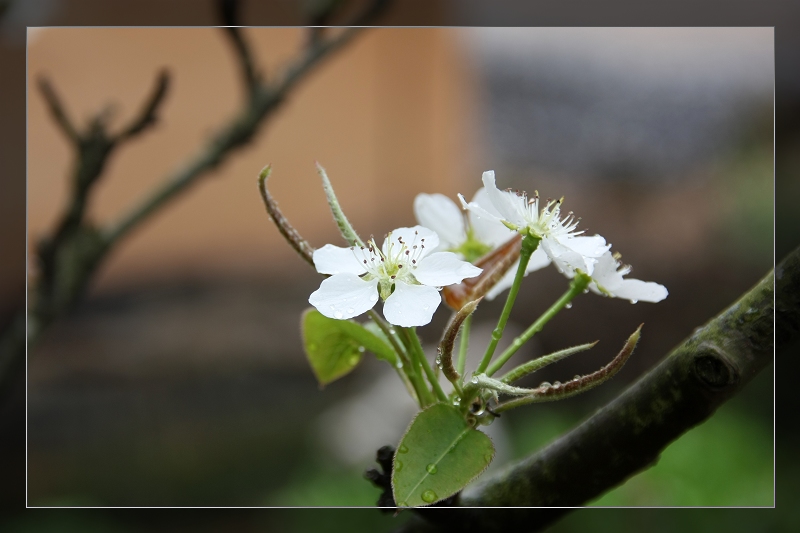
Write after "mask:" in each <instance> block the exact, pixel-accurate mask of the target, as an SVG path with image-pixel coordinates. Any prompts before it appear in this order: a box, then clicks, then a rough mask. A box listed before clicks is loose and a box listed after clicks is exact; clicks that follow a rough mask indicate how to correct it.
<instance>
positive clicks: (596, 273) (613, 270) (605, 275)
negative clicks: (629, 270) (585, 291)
mask: <svg viewBox="0 0 800 533" xmlns="http://www.w3.org/2000/svg"><path fill="white" fill-rule="evenodd" d="M625 273H626V271H619V262H618V261H617V260H616V259H614V256H613V255H612V254H611V252H606V253H605V254H603V256H602V257H600V259H598V260H597V264H596V265H595V266H594V270H593V271H592V279H593V280H594V284H596V285H597V286H598V288H600V289H601V291H605V292H608V293H612V294H613V293H614V292H616V290H617V289H618V288H620V287H621V286H622V283H623V281H624V280H623V279H622V275H623V274H625Z"/></svg>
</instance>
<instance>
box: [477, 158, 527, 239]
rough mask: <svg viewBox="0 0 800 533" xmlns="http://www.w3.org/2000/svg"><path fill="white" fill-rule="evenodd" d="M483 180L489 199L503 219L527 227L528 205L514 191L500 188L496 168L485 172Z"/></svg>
mask: <svg viewBox="0 0 800 533" xmlns="http://www.w3.org/2000/svg"><path fill="white" fill-rule="evenodd" d="M482 180H483V186H484V187H485V188H486V194H487V195H488V196H489V200H490V201H491V202H492V205H493V206H494V208H495V209H497V211H498V212H499V213H500V215H501V217H502V219H503V220H505V221H507V222H511V223H512V224H514V225H515V226H519V227H521V228H524V227H526V226H527V225H528V222H527V220H526V219H525V214H526V213H527V207H526V206H525V203H524V201H523V200H522V198H520V197H519V196H517V195H516V194H514V193H513V192H510V191H501V190H500V189H498V188H497V185H496V184H495V181H494V170H487V171H486V172H484V173H483V178H482Z"/></svg>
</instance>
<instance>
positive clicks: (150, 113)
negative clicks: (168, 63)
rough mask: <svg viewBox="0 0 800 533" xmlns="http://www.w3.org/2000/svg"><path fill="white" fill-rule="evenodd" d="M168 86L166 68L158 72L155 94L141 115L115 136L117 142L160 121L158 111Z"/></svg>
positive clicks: (151, 96)
mask: <svg viewBox="0 0 800 533" xmlns="http://www.w3.org/2000/svg"><path fill="white" fill-rule="evenodd" d="M168 88H169V72H168V71H167V70H166V69H164V70H162V71H161V72H159V73H158V77H157V78H156V86H155V88H154V89H153V94H152V95H150V98H149V99H148V100H147V103H146V104H145V106H144V107H143V108H142V111H141V113H139V116H138V117H137V118H135V119H134V120H133V121H132V122H131V124H130V126H128V127H127V128H125V129H123V130H122V131H121V132H120V133H119V134H117V136H116V137H114V142H115V143H119V142H122V141H125V140H127V139H129V138H130V137H133V136H134V135H138V134H139V133H141V132H142V131H144V130H145V129H147V128H149V127H150V126H153V125H154V124H155V123H156V122H157V121H158V116H157V115H156V112H157V111H158V108H159V106H160V105H161V103H162V102H163V101H164V96H166V94H167V89H168Z"/></svg>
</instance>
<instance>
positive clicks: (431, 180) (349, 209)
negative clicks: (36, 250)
mask: <svg viewBox="0 0 800 533" xmlns="http://www.w3.org/2000/svg"><path fill="white" fill-rule="evenodd" d="M458 31H459V30H448V29H437V28H425V29H410V28H394V29H384V28H381V29H370V30H367V31H365V32H364V33H363V34H362V35H360V36H358V37H357V38H356V39H355V40H354V41H353V42H352V43H351V44H350V45H349V46H347V47H346V48H345V49H343V50H342V51H340V52H339V53H338V54H336V55H335V56H333V57H332V58H330V59H329V60H327V61H326V62H324V64H322V65H321V66H320V67H319V68H318V69H317V70H316V71H314V72H313V73H312V74H311V75H310V76H309V77H308V78H307V79H306V80H305V81H304V82H303V83H302V84H301V85H300V86H299V87H298V88H297V89H296V90H295V91H294V92H293V93H292V94H291V96H290V98H289V99H287V101H286V102H285V103H284V105H283V107H281V108H280V110H279V111H278V112H277V113H276V114H275V115H273V117H272V118H271V119H270V120H268V121H267V123H266V124H265V127H264V128H262V130H261V132H260V134H259V135H258V136H257V137H256V139H255V141H254V142H253V143H252V144H251V145H249V146H248V147H246V148H245V149H244V150H242V151H240V152H237V153H236V154H234V156H233V157H232V158H231V159H229V160H227V161H226V162H225V163H224V164H223V165H222V166H221V167H220V168H218V169H217V170H216V171H214V172H213V173H211V174H209V175H207V176H205V177H204V178H201V180H199V181H198V182H197V184H196V185H195V186H194V187H193V188H191V190H189V191H188V192H187V194H184V195H183V196H181V197H180V198H179V199H177V201H175V202H173V203H172V204H171V205H169V206H167V207H166V208H165V209H164V210H162V211H161V212H159V213H158V214H157V215H156V216H154V217H152V218H151V219H150V220H149V221H148V222H146V223H145V224H144V225H143V226H141V227H140V229H139V230H138V231H136V232H135V233H134V234H133V235H132V236H131V237H130V238H129V239H128V240H127V241H125V242H124V243H123V245H122V246H120V247H119V248H118V250H117V251H116V252H115V253H114V254H113V255H112V256H111V258H110V259H109V261H108V262H107V263H106V264H105V266H104V268H103V269H102V272H101V273H100V276H99V279H98V280H97V283H96V285H95V286H96V287H99V288H103V287H110V286H114V285H117V284H120V283H123V284H127V283H136V282H139V281H143V280H147V279H154V278H161V279H173V278H175V277H183V276H199V277H205V276H216V275H223V276H224V275H260V274H264V275H268V274H269V273H272V272H282V273H285V272H289V271H293V270H295V269H297V268H306V267H305V266H304V264H303V263H302V262H301V261H300V260H299V259H298V258H297V257H295V256H294V252H292V250H291V249H290V248H289V246H288V245H286V244H285V243H283V242H282V240H281V239H280V237H279V234H278V232H277V231H276V230H275V228H274V227H272V225H271V223H270V221H269V220H268V218H267V216H266V214H265V212H264V208H263V205H262V203H261V199H260V196H259V194H258V191H257V187H256V175H257V173H258V171H259V170H260V169H261V168H262V167H263V166H264V165H265V164H266V163H272V165H273V169H274V172H273V177H272V178H271V180H270V189H271V191H272V192H273V194H274V196H275V197H276V198H277V200H278V201H279V203H280V206H281V208H282V209H283V210H284V213H285V214H286V215H287V216H288V217H289V219H290V220H291V221H292V222H293V223H294V225H295V226H296V227H297V228H298V229H299V230H300V231H301V232H302V234H303V235H304V236H305V237H306V238H307V239H308V240H309V241H310V242H311V243H312V244H313V245H315V246H321V245H322V244H324V243H326V242H334V243H336V244H340V241H339V240H338V236H337V233H336V229H335V226H334V224H333V222H332V220H331V217H330V214H329V212H328V211H327V206H326V204H325V197H324V194H323V192H322V190H321V188H320V186H319V178H318V176H317V174H316V172H315V169H314V161H315V160H318V161H319V162H320V163H321V164H322V165H323V166H325V167H326V169H327V170H328V174H329V176H330V178H331V180H332V181H333V184H334V186H335V188H336V190H337V193H338V195H339V197H340V200H341V202H342V204H343V207H344V209H345V210H346V213H347V214H348V216H349V217H350V219H351V221H352V222H353V224H354V225H355V226H356V228H357V229H358V230H359V231H360V232H361V233H362V234H364V235H365V236H368V235H369V234H371V233H372V234H374V235H375V236H376V237H380V236H382V235H383V234H384V233H385V232H386V231H388V230H390V229H392V228H394V227H397V226H401V225H412V224H413V223H414V220H413V214H412V209H411V205H412V200H413V197H414V195H415V194H416V193H417V192H420V191H429V192H434V191H439V192H443V193H445V194H449V195H455V193H456V192H458V191H460V190H464V191H466V190H467V189H468V190H469V191H470V192H471V191H472V190H474V188H475V185H476V180H477V179H478V178H479V176H480V169H479V168H478V166H476V163H475V162H476V161H478V158H477V157H476V155H475V154H476V146H475V143H473V142H472V139H473V135H472V132H473V131H474V123H475V119H474V116H475V111H474V101H475V98H474V95H473V94H472V89H471V87H472V83H471V74H470V71H469V68H468V66H467V65H466V63H465V62H464V60H463V58H462V56H461V51H460V48H459V46H458V39H457V38H456V37H457V35H456V33H457V32H458ZM245 33H246V36H247V38H249V40H250V41H251V42H252V44H253V47H254V50H255V53H256V55H257V58H258V63H259V65H260V67H261V68H262V69H265V70H266V72H267V76H268V78H269V77H275V76H276V72H278V71H279V69H281V68H282V67H284V66H285V65H287V63H288V62H289V61H291V59H292V58H293V57H296V55H297V54H298V52H299V47H300V46H301V45H302V42H303V37H304V34H303V30H302V29H297V28H249V29H246V30H245ZM161 67H168V68H169V69H170V71H171V73H172V75H173V79H172V81H173V84H172V87H171V89H170V93H169V95H168V97H167V99H166V101H165V103H164V106H163V108H162V112H161V118H162V120H161V122H160V123H159V124H158V126H157V128H155V129H154V130H151V131H150V132H148V133H146V134H145V135H143V136H142V137H140V138H138V139H136V140H135V141H133V142H131V143H130V144H128V145H125V146H124V147H122V149H121V150H119V151H118V152H117V153H116V154H115V155H114V156H113V157H112V159H111V160H110V162H109V163H110V164H109V165H108V167H107V170H106V172H105V176H104V178H103V181H102V183H100V184H99V185H98V187H97V188H96V190H95V194H94V197H93V199H92V204H91V208H90V210H89V212H90V216H91V217H92V219H93V220H96V221H99V222H100V223H108V222H110V221H113V220H115V219H116V218H117V217H119V216H120V215H121V214H122V213H124V212H125V211H126V210H127V209H129V208H131V207H132V206H133V205H135V204H136V203H137V202H138V201H140V199H141V198H142V197H143V195H145V194H146V193H147V192H148V191H150V190H152V188H153V187H155V186H157V185H158V184H159V183H160V182H161V181H162V180H163V179H164V178H165V177H166V176H167V175H168V174H169V173H171V172H172V171H174V170H175V169H177V168H178V167H179V165H180V164H182V163H183V162H185V161H187V158H189V157H191V156H192V155H193V154H196V153H197V152H198V150H199V149H200V147H201V146H203V145H204V143H206V142H207V141H208V140H209V138H210V136H211V134H212V132H213V131H215V129H216V128H218V127H219V126H220V125H221V124H223V123H224V122H225V121H226V120H228V119H229V118H230V117H231V115H232V114H233V113H234V112H235V110H236V109H237V106H239V105H240V104H241V101H242V97H243V92H242V88H241V86H240V84H239V77H238V71H237V68H236V67H237V66H236V64H235V63H234V60H233V54H232V51H231V48H230V46H229V43H228V42H226V39H225V37H224V35H223V34H222V32H221V31H220V30H218V29H213V28H212V29H206V28H181V29H175V28H170V29H160V28H148V29H129V28H124V29H123V28H105V29H98V28H48V29H42V30H34V31H33V32H32V33H30V34H29V49H28V75H29V80H28V81H29V88H31V87H34V83H33V82H34V81H35V79H36V77H37V76H39V75H41V74H46V75H47V76H49V78H50V79H51V81H52V82H53V83H54V85H55V86H56V88H57V90H58V91H59V93H60V94H61V95H62V98H63V100H64V101H65V103H66V106H67V108H68V110H69V111H70V114H71V115H72V117H73V119H74V120H75V121H78V122H80V123H81V124H85V122H86V121H87V120H88V117H90V116H91V115H92V114H93V113H94V112H95V111H97V110H99V109H101V108H102V107H103V106H105V105H107V104H109V103H114V104H115V106H114V108H115V109H116V114H115V120H114V122H113V123H114V124H115V125H117V126H119V125H120V124H124V123H125V122H126V121H127V120H129V119H130V117H131V116H132V115H133V114H134V113H135V112H136V111H137V110H138V109H139V108H140V106H141V104H142V101H143V98H144V97H145V95H146V94H148V92H149V91H150V89H151V86H152V83H153V80H154V77H155V73H156V72H157V71H158V70H159V69H160V68H161ZM29 91H30V92H29V98H28V143H29V150H28V208H29V211H28V216H29V218H28V223H29V233H28V239H29V242H30V243H31V244H33V243H34V242H35V241H36V239H37V237H38V236H40V235H42V234H44V233H45V232H46V231H48V230H49V229H50V228H51V227H52V225H53V223H54V221H55V220H56V217H57V216H58V215H59V213H61V211H62V209H63V206H64V202H65V200H66V192H67V180H68V175H69V169H70V166H71V164H72V154H71V153H70V150H69V148H68V145H67V143H66V141H65V139H64V138H63V137H62V136H61V134H60V132H59V131H58V130H57V129H56V127H55V125H54V124H53V122H52V120H51V119H50V117H49V115H48V113H47V110H46V108H45V107H44V105H43V101H42V98H41V96H40V95H39V93H38V92H37V91H35V90H32V89H29ZM467 184H468V185H467Z"/></svg>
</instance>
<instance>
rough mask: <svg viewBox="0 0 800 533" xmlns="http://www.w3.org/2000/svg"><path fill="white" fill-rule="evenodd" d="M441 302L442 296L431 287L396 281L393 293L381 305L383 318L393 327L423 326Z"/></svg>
mask: <svg viewBox="0 0 800 533" xmlns="http://www.w3.org/2000/svg"><path fill="white" fill-rule="evenodd" d="M441 301H442V296H441V295H440V294H439V291H437V290H436V289H435V288H433V287H428V286H427V285H409V284H408V283H405V282H403V281H399V280H398V281H397V282H396V283H395V284H394V292H393V293H392V295H391V296H389V297H388V298H387V299H386V303H384V304H383V316H385V317H386V320H388V321H389V322H391V323H392V324H394V325H395V326H403V327H406V328H410V327H414V326H424V325H425V324H428V323H430V321H431V318H433V313H434V311H436V308H437V307H439V304H440V303H441Z"/></svg>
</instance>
